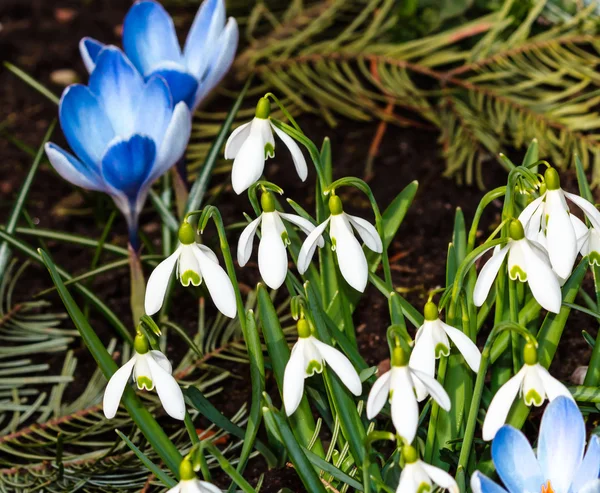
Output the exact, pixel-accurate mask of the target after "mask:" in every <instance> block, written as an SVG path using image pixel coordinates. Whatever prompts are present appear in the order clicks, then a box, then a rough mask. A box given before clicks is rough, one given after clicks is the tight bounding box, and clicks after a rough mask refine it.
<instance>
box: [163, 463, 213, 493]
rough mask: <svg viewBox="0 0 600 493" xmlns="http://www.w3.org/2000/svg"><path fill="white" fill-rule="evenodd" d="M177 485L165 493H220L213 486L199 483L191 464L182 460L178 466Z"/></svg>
mask: <svg viewBox="0 0 600 493" xmlns="http://www.w3.org/2000/svg"><path fill="white" fill-rule="evenodd" d="M179 478H180V480H179V483H177V484H176V485H175V486H173V487H172V488H171V489H170V490H169V491H167V493H222V492H221V490H220V489H219V488H217V487H216V486H215V485H214V484H211V483H208V482H206V481H200V480H199V479H198V478H197V477H196V474H195V473H194V469H193V466H192V463H191V462H190V461H189V460H188V459H187V458H184V459H183V460H182V461H181V463H180V464H179Z"/></svg>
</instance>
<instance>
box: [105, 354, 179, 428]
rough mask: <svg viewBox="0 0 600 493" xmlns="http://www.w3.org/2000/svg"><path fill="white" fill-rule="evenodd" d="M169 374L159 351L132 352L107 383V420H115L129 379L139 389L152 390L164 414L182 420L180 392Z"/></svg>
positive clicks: (165, 360)
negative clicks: (130, 356)
mask: <svg viewBox="0 0 600 493" xmlns="http://www.w3.org/2000/svg"><path fill="white" fill-rule="evenodd" d="M171 371H172V368H171V364H170V363H169V361H168V360H167V358H166V357H165V355H164V354H162V353H161V352H160V351H147V352H145V353H138V352H137V351H136V352H135V353H134V355H133V357H132V358H131V359H130V360H129V361H128V362H127V363H125V364H124V365H123V366H122V367H121V368H119V369H118V370H117V371H116V372H115V373H114V374H113V376H112V377H111V379H110V380H109V382H108V385H107V386H106V390H105V391H104V399H103V409H104V415H105V416H106V417H107V418H108V419H112V418H114V417H115V415H116V414H117V409H118V408H119V403H120V402H121V397H122V395H123V392H124V391H125V387H126V385H127V382H128V381H129V379H130V378H131V377H133V380H134V381H135V382H136V384H137V386H138V388H139V389H145V390H153V389H154V387H156V392H157V393H158V397H159V398H160V401H161V403H162V405H163V407H164V408H165V411H166V412H167V414H168V415H169V416H171V417H172V418H175V419H181V420H182V419H183V418H184V417H185V402H184V400H183V393H182V392H181V388H180V387H179V385H178V383H177V382H176V381H175V379H174V378H173V377H172V376H171Z"/></svg>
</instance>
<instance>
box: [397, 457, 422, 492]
mask: <svg viewBox="0 0 600 493" xmlns="http://www.w3.org/2000/svg"><path fill="white" fill-rule="evenodd" d="M414 469H415V465H414V464H406V465H405V466H404V469H402V472H401V473H400V482H399V483H398V488H397V489H396V493H417V490H418V488H419V484H418V483H416V482H415V477H414Z"/></svg>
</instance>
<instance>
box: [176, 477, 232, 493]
mask: <svg viewBox="0 0 600 493" xmlns="http://www.w3.org/2000/svg"><path fill="white" fill-rule="evenodd" d="M167 493H222V490H221V489H220V488H217V487H216V486H215V485H214V484H211V483H207V482H206V481H200V480H199V479H182V480H181V481H179V483H177V484H176V485H175V486H173V487H172V488H171V489H170V490H168V491H167Z"/></svg>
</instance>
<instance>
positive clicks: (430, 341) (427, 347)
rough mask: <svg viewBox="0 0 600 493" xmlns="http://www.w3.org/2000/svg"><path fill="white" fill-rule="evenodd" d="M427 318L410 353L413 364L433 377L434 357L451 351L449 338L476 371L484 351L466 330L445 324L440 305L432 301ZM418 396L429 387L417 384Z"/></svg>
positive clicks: (426, 310) (421, 395)
mask: <svg viewBox="0 0 600 493" xmlns="http://www.w3.org/2000/svg"><path fill="white" fill-rule="evenodd" d="M424 314H425V322H423V325H421V327H420V328H419V330H418V331H417V335H416V337H415V346H414V348H413V351H412V353H411V355H410V366H411V368H416V369H418V370H420V371H422V372H423V373H426V374H427V375H429V376H430V377H433V376H434V375H435V360H436V359H437V358H439V357H440V356H442V355H443V356H449V355H450V341H449V340H448V338H450V340H451V341H452V342H453V343H454V345H455V346H456V347H457V348H458V350H459V351H460V353H461V354H462V355H463V357H464V358H465V361H466V362H467V364H468V365H469V366H470V367H471V369H472V370H473V371H475V372H476V371H478V370H479V363H480V362H481V353H480V352H479V349H477V346H476V345H475V343H474V342H473V341H472V340H471V339H470V338H469V336H467V335H466V334H465V333H464V332H462V331H460V330H458V329H456V328H454V327H451V326H450V325H448V324H445V323H444V322H442V321H441V320H440V319H439V316H438V315H439V314H438V308H437V306H436V305H435V303H432V302H431V301H429V302H427V303H426V304H425V310H424ZM415 387H416V389H417V396H419V398H420V399H424V398H425V396H426V395H427V389H426V388H425V387H424V386H423V385H421V384H420V383H419V384H417V385H415Z"/></svg>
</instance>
